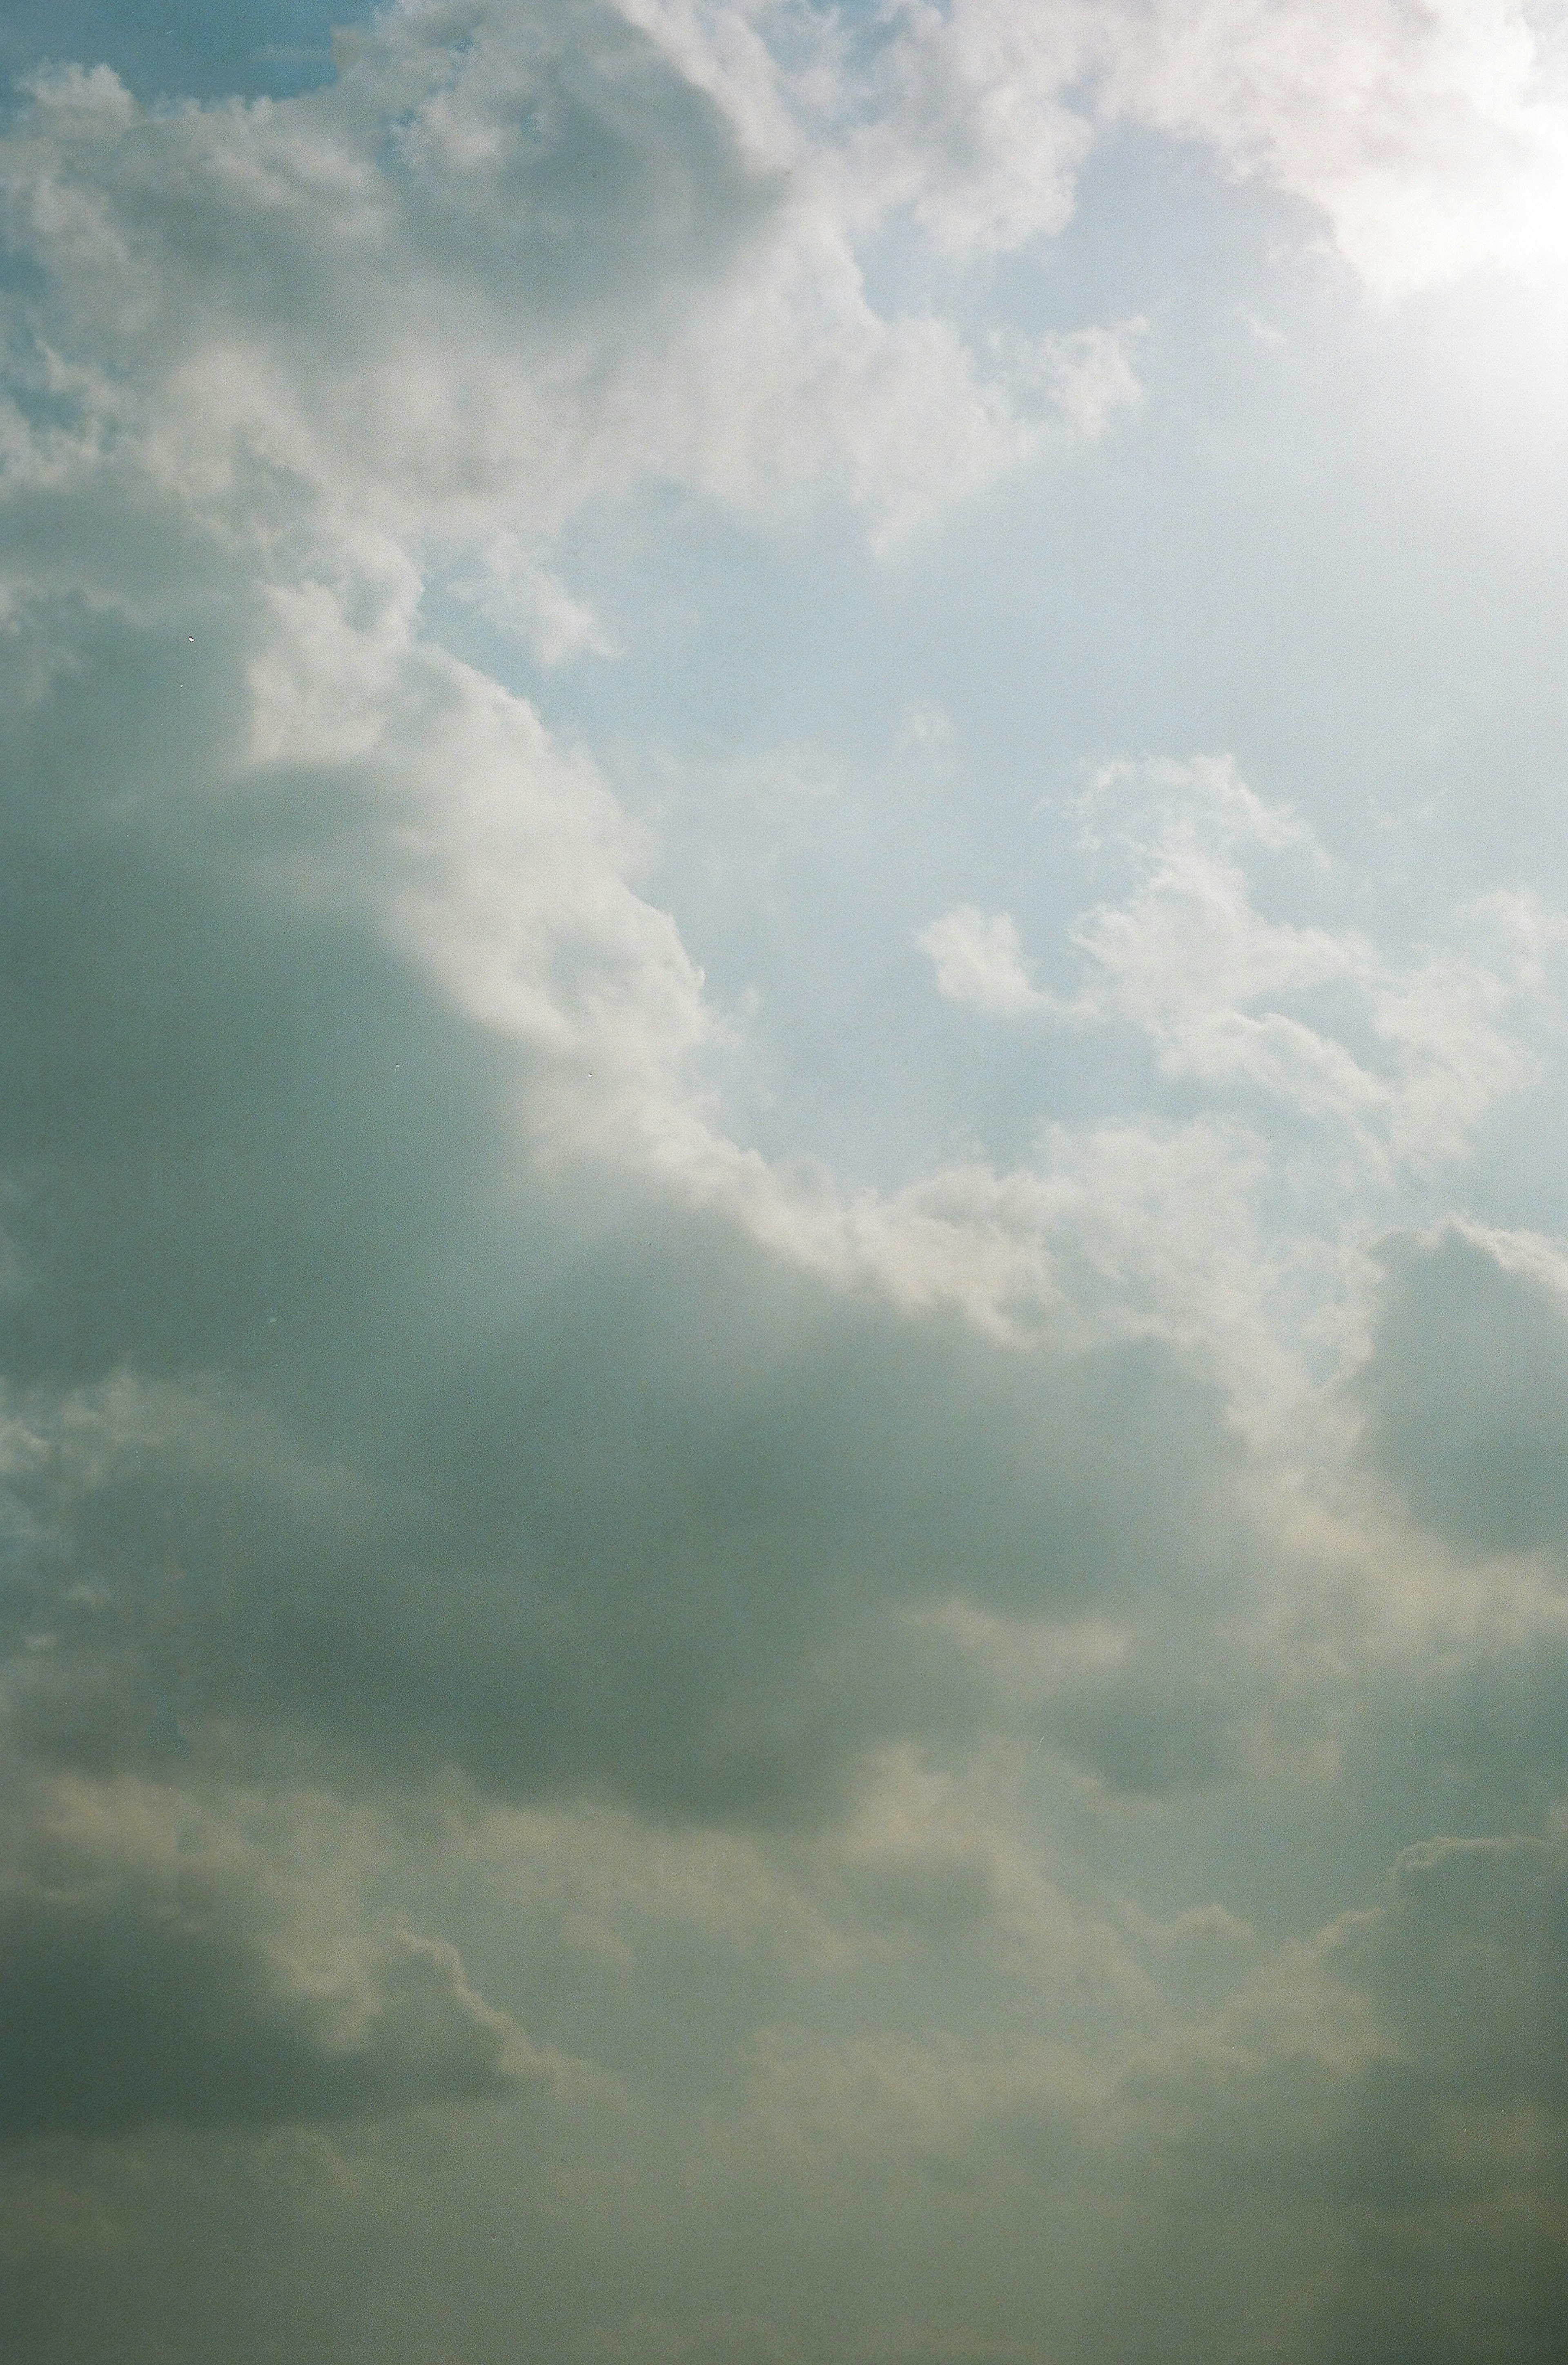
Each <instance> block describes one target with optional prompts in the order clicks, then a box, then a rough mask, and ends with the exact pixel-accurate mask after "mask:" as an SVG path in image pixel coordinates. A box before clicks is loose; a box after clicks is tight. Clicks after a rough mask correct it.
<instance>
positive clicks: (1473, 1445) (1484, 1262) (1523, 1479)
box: [1355, 1224, 1568, 1555]
mask: <svg viewBox="0 0 1568 2365" xmlns="http://www.w3.org/2000/svg"><path fill="white" fill-rule="evenodd" d="M1383 1263H1384V1270H1385V1274H1386V1280H1385V1283H1384V1288H1383V1295H1382V1298H1381V1300H1380V1302H1379V1306H1378V1308H1377V1314H1376V1320H1375V1326H1374V1328H1373V1333H1372V1345H1371V1352H1370V1354H1369V1356H1368V1358H1367V1361H1366V1362H1365V1363H1364V1364H1363V1365H1362V1367H1361V1371H1360V1372H1359V1373H1358V1374H1357V1378H1356V1383H1355V1385H1356V1391H1357V1396H1358V1400H1359V1402H1360V1405H1361V1409H1362V1410H1363V1412H1364V1416H1365V1420H1366V1443H1367V1449H1368V1452H1369V1453H1370V1455H1371V1457H1372V1459H1373V1460H1374V1461H1375V1463H1377V1465H1378V1466H1379V1467H1380V1468H1382V1469H1383V1470H1384V1471H1385V1472H1387V1474H1389V1475H1390V1476H1391V1477H1392V1478H1394V1480H1395V1481H1396V1482H1397V1483H1398V1485H1400V1486H1401V1487H1402V1488H1403V1490H1404V1492H1405V1495H1406V1498H1407V1500H1408V1502H1409V1504H1410V1508H1411V1509H1412V1510H1413V1511H1414V1513H1415V1514H1416V1516H1417V1519H1420V1520H1421V1521H1422V1522H1423V1523H1424V1524H1425V1525H1427V1526H1428V1527H1430V1528H1432V1529H1434V1530H1436V1531H1437V1532H1438V1533H1439V1535H1442V1536H1444V1537H1446V1538H1448V1539H1449V1540H1450V1541H1451V1542H1453V1543H1454V1544H1455V1545H1457V1546H1458V1547H1459V1548H1460V1549H1461V1550H1462V1551H1466V1552H1530V1551H1536V1550H1540V1549H1543V1548H1544V1549H1546V1550H1549V1551H1551V1552H1553V1553H1554V1554H1558V1555H1560V1554H1561V1553H1562V1552H1563V1551H1564V1549H1565V1548H1568V1489H1565V1485H1564V1477H1563V1472H1564V1446H1565V1443H1568V1267H1565V1266H1564V1263H1563V1260H1562V1253H1561V1250H1560V1249H1559V1247H1558V1246H1557V1245H1556V1244H1555V1243H1553V1242H1549V1241H1546V1240H1541V1239H1532V1238H1530V1237H1529V1236H1528V1235H1517V1234H1506V1233H1486V1232H1483V1231H1479V1230H1477V1229H1474V1228H1473V1227H1465V1226H1462V1225H1457V1224H1451V1225H1448V1226H1445V1227H1442V1228H1441V1229H1440V1230H1439V1231H1438V1232H1436V1233H1435V1234H1432V1235H1428V1236H1425V1237H1423V1236H1419V1235H1416V1236H1411V1235H1405V1236H1403V1237H1401V1238H1397V1239H1394V1240H1391V1241H1390V1242H1389V1243H1388V1244H1387V1246H1386V1247H1385V1249H1384V1250H1383Z"/></svg>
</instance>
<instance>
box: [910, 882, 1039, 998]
mask: <svg viewBox="0 0 1568 2365" xmlns="http://www.w3.org/2000/svg"><path fill="white" fill-rule="evenodd" d="M915 942H916V944H917V945H918V946H919V947H920V949H921V951H922V952H924V953H929V955H930V956H931V963H932V967H933V968H934V969H935V971H936V991H937V992H938V993H940V994H942V995H943V996H944V997H945V998H946V1000H947V1001H948V1002H957V1003H963V1004H964V1005H966V1006H967V1007H968V1008H969V1009H970V1010H985V1011H991V1012H994V1013H996V1014H997V1015H999V1016H1001V1017H1004V1018H1011V1017H1014V1016H1016V1015H1017V1014H1019V1013H1020V1012H1022V1011H1025V1010H1038V1009H1042V1008H1044V1007H1047V997H1046V996H1045V995H1044V994H1043V993H1041V992H1039V991H1038V990H1037V988H1036V987H1035V986H1034V985H1033V984H1031V982H1030V980H1029V972H1028V970H1027V969H1026V968H1025V963H1024V954H1023V948H1022V947H1021V946H1020V944H1019V942H1018V930H1017V926H1016V925H1015V924H1014V921H1013V920H1012V919H1011V918H1010V917H1009V915H1008V913H1005V912H1002V913H998V914H997V915H996V916H995V917H994V918H992V919H989V920H988V919H987V918H986V915H985V913H983V912H979V911H977V910H976V909H975V907H974V905H973V904H972V903H960V904H959V905H958V909H957V910H956V911H952V912H949V913H947V914H946V917H945V918H944V919H940V920H933V922H932V923H931V925H930V926H929V927H928V928H925V929H924V930H923V931H922V932H921V934H920V935H919V936H917V937H916V938H915Z"/></svg>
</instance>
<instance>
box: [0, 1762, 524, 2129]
mask: <svg viewBox="0 0 1568 2365" xmlns="http://www.w3.org/2000/svg"><path fill="white" fill-rule="evenodd" d="M9 1805H10V1808H11V1810H12V1811H11V1813H10V1814H9V1815H8V1816H7V1856H8V1861H7V1863H6V1868H5V1872H4V1874H3V1876H0V2025H4V2027H5V2029H6V2048H5V2062H4V2067H3V2068H0V2139H10V2140H13V2141H15V2140H17V2139H18V2138H20V2137H23V2136H37V2135H50V2134H58V2133H63V2132H69V2133H72V2134H77V2135H122V2134H125V2133H127V2132H129V2131H130V2130H132V2129H135V2128H139V2127H144V2126H150V2125H175V2126H185V2127H224V2126H265V2125H269V2124H276V2123H279V2122H294V2123H298V2122H308V2121H311V2120H347V2119H356V2118H364V2117H367V2116H375V2115H376V2114H379V2113H385V2112H388V2111H396V2110H401V2109H407V2108H409V2106H411V2105H413V2104H416V2103H420V2102H452V2101H473V2100H476V2099H478V2098H480V2097H484V2096H505V2095H514V2094H516V2093H518V2092H520V2091H521V2090H523V2089H524V2088H525V2087H527V2086H529V2085H538V2084H539V2083H540V2081H541V2079H543V2077H544V2075H545V2069H544V2067H543V2063H542V2059H541V2057H538V2056H536V2055H535V2054H534V2053H533V2051H532V2048H531V2047H530V2046H528V2045H527V2044H526V2042H525V2041H524V2040H523V2038H522V2036H521V2033H520V2032H519V2031H518V2030H517V2028H516V2027H515V2026H514V2025H513V2024H512V2023H510V2021H509V2020H507V2019H506V2017H505V2016H504V2015H503V2014H501V2013H499V2012H493V2011H491V2010H490V2009H489V2007H488V2006H487V2005H486V2004H485V2003H484V2002H483V2001H481V2000H480V1998H479V1997H478V1996H476V1994H475V1993H474V1991H473V1990H472V1989H471V1988H470V1987H469V1986H468V1984H467V1982H466V1980H465V1978H464V1976H463V1967H462V1965H461V1963H460V1962H459V1961H458V1958H457V1956H456V1954H455V1953H454V1949H453V1948H452V1947H451V1946H449V1945H442V1944H441V1943H439V1942H437V1941H434V1940H431V1939H428V1938H420V1937H415V1936H412V1935H409V1934H408V1933H397V1934H395V1935H394V1936H393V1937H392V1938H391V1939H390V1940H388V1941H384V1942H382V1943H380V1944H378V1945H377V1944H368V1943H366V1942H365V1941H364V1938H363V1936H360V1937H358V1938H357V1940H355V1941H351V1943H350V1944H349V1945H347V1946H346V1947H345V1945H344V1943H343V1938H344V1933H342V1931H341V1930H337V1931H334V1930H332V1929H331V1928H330V1927H329V1928H328V1929H327V1931H325V1932H324V1933H323V1932H318V1933H316V1944H315V1945H314V1946H312V1945H311V1933H310V1930H309V1925H308V1922H301V1920H300V1919H299V1916H298V1900H296V1913H295V1916H294V1921H293V1926H291V1924H290V1918H289V1917H288V1916H287V1915H286V1914H280V1913H279V1911H277V1904H278V1900H277V1899H276V1896H275V1890H276V1887H277V1880H276V1868H275V1863H274V1862H273V1861H271V1860H269V1858H268V1857H267V1856H264V1855H260V1854H259V1853H258V1852H257V1851H255V1850H254V1848H253V1847H252V1849H250V1850H249V1851H247V1850H246V1849H245V1848H244V1847H243V1845H242V1844H241V1845H240V1846H236V1844H235V1842H234V1840H233V1838H232V1837H230V1840H229V1842H228V1844H223V1838H222V1834H221V1833H220V1832H215V1831H214V1830H213V1828H212V1826H211V1824H210V1822H209V1824H208V1828H207V1830H206V1831H200V1830H199V1829H198V1830H197V1831H196V1833H194V1834H193V1835H192V1836H189V1837H185V1838H183V1839H182V1837H181V1835H180V1831H179V1827H180V1825H181V1824H182V1823H196V1822H197V1821H198V1818H197V1814H196V1810H193V1809H192V1808H191V1807H190V1806H189V1805H182V1803H181V1802H180V1801H179V1800H178V1799H176V1798H175V1797H174V1795H173V1794H171V1793H167V1792H165V1793H162V1795H161V1794H160V1793H159V1792H158V1791H156V1790H153V1789H149V1788H145V1787H144V1786H140V1785H136V1784H129V1785H125V1786H121V1787H119V1788H113V1789H109V1790H107V1791H100V1792H97V1793H95V1792H93V1791H92V1790H90V1789H84V1788H81V1787H80V1786H72V1785H66V1786H63V1788H59V1789H57V1790H56V1791H55V1792H54V1793H53V1794H52V1795H50V1793H49V1792H48V1791H47V1790H46V1791H45V1792H44V1794H43V1795H42V1796H41V1797H40V1796H39V1795H38V1793H37V1792H36V1790H35V1793H34V1795H33V1797H32V1798H30V1799H23V1800H20V1801H19V1800H18V1799H17V1796H16V1794H15V1790H14V1788H13V1793H12V1796H11V1798H10V1800H9ZM247 1854H248V1855H249V1859H250V1860H249V1861H247ZM247 1876H249V1877H248V1878H247ZM258 1878H259V1879H260V1882H261V1891H260V1895H258V1890H257V1888H256V1887H255V1886H253V1885H252V1884H254V1883H256V1882H257V1880H258ZM269 1887H270V1888H272V1889H274V1898H273V1900H271V1902H272V1906H273V1911H272V1912H271V1913H270V1914H269V1913H268V1911H267V1899H266V1890H267V1889H268V1888H269ZM323 1938H325V1939H326V1941H327V1943H326V1944H322V1943H321V1941H322V1939H323ZM312 1956H314V1959H312Z"/></svg>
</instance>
